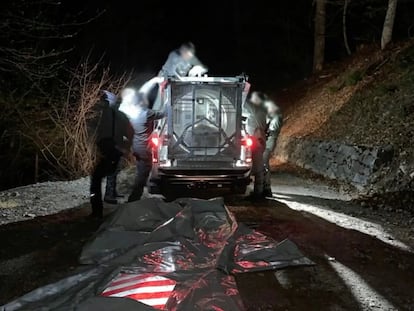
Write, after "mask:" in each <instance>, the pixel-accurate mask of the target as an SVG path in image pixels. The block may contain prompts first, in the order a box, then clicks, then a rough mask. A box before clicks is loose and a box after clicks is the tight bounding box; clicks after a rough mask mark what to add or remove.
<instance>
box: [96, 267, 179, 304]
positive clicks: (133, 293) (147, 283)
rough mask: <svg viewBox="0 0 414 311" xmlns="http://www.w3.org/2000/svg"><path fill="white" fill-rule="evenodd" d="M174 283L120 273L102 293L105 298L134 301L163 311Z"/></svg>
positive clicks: (145, 276) (153, 276)
mask: <svg viewBox="0 0 414 311" xmlns="http://www.w3.org/2000/svg"><path fill="white" fill-rule="evenodd" d="M175 284H176V282H175V281H174V280H171V279H168V278H166V277H162V276H158V275H154V274H127V273H120V274H118V276H116V277H115V278H114V279H113V280H112V281H111V282H110V283H109V284H108V286H107V287H106V288H105V290H104V291H103V292H102V294H101V295H102V296H106V297H125V298H127V297H128V298H131V299H135V300H137V301H139V302H141V303H144V304H146V305H149V306H151V307H153V308H155V309H161V310H162V309H164V308H165V305H166V303H167V301H168V298H169V297H170V295H171V293H172V291H173V290H174V287H175Z"/></svg>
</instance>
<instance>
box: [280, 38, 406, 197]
mask: <svg viewBox="0 0 414 311" xmlns="http://www.w3.org/2000/svg"><path fill="white" fill-rule="evenodd" d="M279 96H280V99H281V103H282V106H283V107H284V114H285V124H284V127H283V129H282V131H281V137H280V141H279V148H278V150H277V153H278V159H279V160H282V161H286V162H292V163H293V164H298V163H299V166H302V167H305V168H308V167H310V168H311V170H313V171H316V172H317V171H318V167H316V168H315V165H308V163H306V161H308V160H309V159H314V158H318V157H319V158H321V157H322V160H323V159H324V158H323V157H324V155H323V153H324V152H325V151H323V150H322V151H321V150H320V149H321V148H326V152H327V153H330V154H331V155H330V157H331V158H329V157H328V160H332V161H334V162H335V161H336V160H337V159H338V158H340V160H338V161H337V163H334V165H333V166H332V167H334V169H331V168H330V167H324V168H323V169H320V172H319V173H322V175H326V176H327V177H331V178H333V179H336V177H337V175H336V172H335V169H337V168H340V166H341V165H342V164H343V163H344V165H348V166H349V168H350V169H353V170H354V171H355V170H358V169H360V170H363V168H360V166H359V164H361V165H362V166H366V163H364V161H365V159H366V158H369V159H368V160H370V157H371V158H373V160H372V161H371V162H372V163H371V166H372V167H370V168H369V169H367V170H366V172H364V173H361V174H365V175H367V174H369V176H366V178H365V179H364V182H365V184H364V185H363V186H364V187H365V189H367V188H369V190H370V191H371V192H372V191H374V190H373V187H372V185H374V184H375V192H377V193H378V192H390V191H392V192H394V191H400V190H409V191H411V190H412V186H413V179H414V146H413V143H414V41H410V42H405V43H401V44H397V45H395V46H394V47H393V48H392V49H390V50H388V51H386V52H381V51H379V50H378V48H377V47H365V48H362V49H361V50H360V51H359V52H357V53H356V54H355V55H354V56H353V57H351V58H349V59H347V60H344V61H343V62H341V63H337V64H331V65H330V66H329V67H328V68H327V70H326V71H325V72H324V73H323V74H321V75H320V76H318V77H313V78H311V79H309V80H308V81H305V82H303V83H302V84H301V85H298V86H296V87H293V88H291V89H288V90H285V91H284V92H282V93H280V95H279ZM345 149H347V150H351V149H352V150H351V151H349V152H351V153H350V154H346V153H344V152H343V150H345ZM368 149H369V152H368V153H367V151H366V150H368ZM355 150H357V151H358V152H359V154H355ZM312 152H313V153H315V154H314V155H309V153H312ZM358 152H357V153H358ZM293 153H297V154H296V155H293ZM306 153H308V154H306ZM298 154H299V155H298ZM302 154H305V155H302ZM321 154H322V155H321ZM357 157H360V158H359V159H356V158H357ZM348 158H354V160H355V159H356V160H355V161H357V162H358V163H357V164H358V165H355V161H354V162H353V163H351V162H350V161H349V160H348ZM319 162H320V159H319ZM328 166H329V165H328ZM327 169H328V171H327V172H326V174H324V173H325V172H324V171H323V170H327ZM329 170H334V172H331V171H329ZM357 173H359V172H357ZM345 179H346V178H345ZM360 179H361V178H360V176H356V177H355V176H351V177H350V178H349V181H351V183H352V182H353V181H357V182H359V180H360Z"/></svg>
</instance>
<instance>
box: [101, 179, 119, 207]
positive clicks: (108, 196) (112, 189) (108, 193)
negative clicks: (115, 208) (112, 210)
mask: <svg viewBox="0 0 414 311" xmlns="http://www.w3.org/2000/svg"><path fill="white" fill-rule="evenodd" d="M104 201H105V202H106V203H109V204H118V200H117V196H116V175H111V176H107V177H106V186H105V196H104Z"/></svg>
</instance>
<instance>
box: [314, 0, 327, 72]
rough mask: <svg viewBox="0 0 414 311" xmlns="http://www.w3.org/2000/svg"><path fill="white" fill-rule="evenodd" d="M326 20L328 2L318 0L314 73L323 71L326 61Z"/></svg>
mask: <svg viewBox="0 0 414 311" xmlns="http://www.w3.org/2000/svg"><path fill="white" fill-rule="evenodd" d="M325 19H326V0H316V12H315V37H314V40H315V45H314V52H313V72H319V71H321V70H322V68H323V63H324V60H325V27H326V25H325Z"/></svg>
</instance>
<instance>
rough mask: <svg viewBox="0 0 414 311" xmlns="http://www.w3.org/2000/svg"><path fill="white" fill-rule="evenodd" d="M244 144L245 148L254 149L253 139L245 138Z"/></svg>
mask: <svg viewBox="0 0 414 311" xmlns="http://www.w3.org/2000/svg"><path fill="white" fill-rule="evenodd" d="M242 144H243V146H246V147H249V148H251V147H253V139H252V138H251V137H245V138H244V139H243V140H242Z"/></svg>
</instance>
